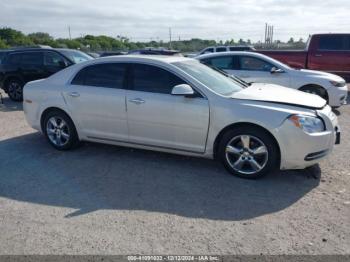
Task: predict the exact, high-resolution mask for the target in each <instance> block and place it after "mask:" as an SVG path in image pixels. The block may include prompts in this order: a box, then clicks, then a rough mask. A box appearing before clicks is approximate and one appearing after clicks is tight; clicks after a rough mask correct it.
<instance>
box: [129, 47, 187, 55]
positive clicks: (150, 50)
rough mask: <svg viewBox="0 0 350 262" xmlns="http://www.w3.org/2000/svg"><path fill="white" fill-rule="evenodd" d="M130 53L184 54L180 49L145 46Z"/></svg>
mask: <svg viewBox="0 0 350 262" xmlns="http://www.w3.org/2000/svg"><path fill="white" fill-rule="evenodd" d="M128 54H129V55H168V56H182V54H181V53H180V51H177V50H169V49H164V48H144V49H137V50H131V51H129V53H128Z"/></svg>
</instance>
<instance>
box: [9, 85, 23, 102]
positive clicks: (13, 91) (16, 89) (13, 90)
mask: <svg viewBox="0 0 350 262" xmlns="http://www.w3.org/2000/svg"><path fill="white" fill-rule="evenodd" d="M8 93H9V96H10V97H11V98H13V99H15V100H20V99H21V98H22V86H21V85H20V84H19V83H18V82H16V81H13V82H11V83H10V84H9V86H8Z"/></svg>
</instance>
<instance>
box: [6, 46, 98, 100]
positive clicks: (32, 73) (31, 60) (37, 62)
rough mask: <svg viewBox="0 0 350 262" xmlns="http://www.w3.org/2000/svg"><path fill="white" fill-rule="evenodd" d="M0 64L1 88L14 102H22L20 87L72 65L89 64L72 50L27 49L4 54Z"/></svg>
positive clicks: (88, 57) (87, 58)
mask: <svg viewBox="0 0 350 262" xmlns="http://www.w3.org/2000/svg"><path fill="white" fill-rule="evenodd" d="M4 53H5V54H3V57H2V59H1V64H0V87H1V88H2V89H3V90H4V91H5V92H6V93H7V94H8V95H9V97H10V98H11V99H12V100H14V101H22V100H23V86H24V85H25V84H26V83H27V82H29V81H33V80H37V79H42V78H47V77H49V76H50V75H52V74H54V73H56V72H58V71H60V70H62V69H63V68H66V67H68V66H70V65H72V64H76V63H80V62H83V61H87V60H91V59H93V58H92V57H90V56H88V55H87V54H85V53H83V52H80V51H77V50H72V49H53V48H45V49H44V48H29V49H18V50H9V51H7V52H4Z"/></svg>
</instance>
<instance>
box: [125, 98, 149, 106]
mask: <svg viewBox="0 0 350 262" xmlns="http://www.w3.org/2000/svg"><path fill="white" fill-rule="evenodd" d="M129 102H131V103H134V104H136V105H139V104H143V103H145V102H146V101H145V100H143V99H141V98H134V99H130V100H129Z"/></svg>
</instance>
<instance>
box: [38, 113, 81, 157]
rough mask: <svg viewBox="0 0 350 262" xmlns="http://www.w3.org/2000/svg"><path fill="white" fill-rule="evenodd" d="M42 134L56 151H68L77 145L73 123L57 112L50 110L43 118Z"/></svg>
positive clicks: (65, 115) (63, 114)
mask: <svg viewBox="0 0 350 262" xmlns="http://www.w3.org/2000/svg"><path fill="white" fill-rule="evenodd" d="M42 130H43V133H44V134H45V136H46V139H47V140H48V142H49V143H50V144H51V145H52V146H53V147H54V148H56V149H57V150H69V149H73V148H75V147H77V146H78V145H79V137H78V133H77V130H76V128H75V125H74V123H73V121H72V120H71V119H70V117H69V116H68V115H67V114H66V113H64V112H62V111H59V110H52V111H50V112H48V113H47V114H46V115H45V116H44V121H43V125H42Z"/></svg>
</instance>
